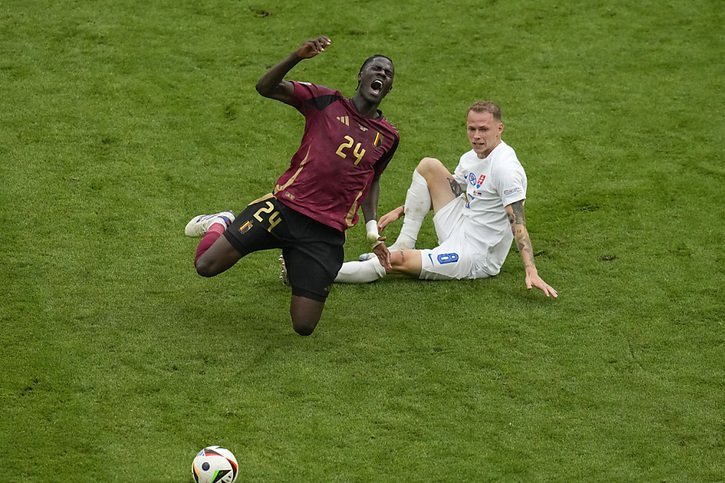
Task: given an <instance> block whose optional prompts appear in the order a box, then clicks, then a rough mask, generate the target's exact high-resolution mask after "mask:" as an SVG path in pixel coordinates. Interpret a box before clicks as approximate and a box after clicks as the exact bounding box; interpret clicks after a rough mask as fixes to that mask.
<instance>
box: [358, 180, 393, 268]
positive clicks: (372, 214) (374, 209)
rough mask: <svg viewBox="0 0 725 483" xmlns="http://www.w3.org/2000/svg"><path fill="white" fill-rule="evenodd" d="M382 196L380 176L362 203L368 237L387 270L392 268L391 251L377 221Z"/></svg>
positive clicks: (374, 251) (373, 249)
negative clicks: (380, 232)
mask: <svg viewBox="0 0 725 483" xmlns="http://www.w3.org/2000/svg"><path fill="white" fill-rule="evenodd" d="M379 197H380V176H376V177H375V178H373V181H372V184H371V185H370V189H369V190H368V193H367V195H366V196H365V199H363V201H362V203H360V207H361V208H362V212H363V216H364V218H365V228H366V231H367V239H368V242H369V243H370V245H371V246H372V251H373V253H375V255H377V257H378V259H379V260H380V264H381V265H382V266H383V268H385V269H386V270H389V269H390V268H391V265H390V251H388V247H386V246H385V240H386V238H385V237H384V236H380V234H379V233H378V228H379V227H378V222H377V221H376V218H377V213H378V199H379Z"/></svg>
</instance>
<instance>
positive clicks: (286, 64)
mask: <svg viewBox="0 0 725 483" xmlns="http://www.w3.org/2000/svg"><path fill="white" fill-rule="evenodd" d="M330 43H331V40H330V39H329V38H327V37H325V36H324V35H322V36H320V37H317V38H316V39H311V40H306V41H305V42H304V43H303V44H302V45H301V46H300V47H299V48H298V49H297V50H295V51H294V52H292V53H291V54H289V55H288V56H287V57H285V58H284V59H283V60H282V61H281V62H279V63H278V64H277V65H275V66H273V67H272V68H270V69H269V70H268V71H267V72H265V73H264V75H263V76H262V77H261V78H260V79H259V81H257V86H256V88H257V92H259V93H260V94H261V95H263V96H264V97H268V98H270V99H276V100H278V101H281V102H284V103H285V104H292V103H293V98H292V94H293V92H294V85H292V83H291V82H290V81H286V80H284V76H285V75H287V73H288V72H289V71H290V70H292V68H293V67H294V66H296V65H297V64H299V63H300V61H302V60H304V59H310V58H312V57H314V56H316V55H317V54H320V53H322V52H324V51H325V48H327V46H329V45H330Z"/></svg>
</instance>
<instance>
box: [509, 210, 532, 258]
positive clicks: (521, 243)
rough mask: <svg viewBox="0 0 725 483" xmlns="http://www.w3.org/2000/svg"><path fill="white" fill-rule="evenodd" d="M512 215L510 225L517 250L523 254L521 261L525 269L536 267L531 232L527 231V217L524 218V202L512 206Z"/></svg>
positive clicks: (510, 214) (510, 215)
mask: <svg viewBox="0 0 725 483" xmlns="http://www.w3.org/2000/svg"><path fill="white" fill-rule="evenodd" d="M511 211H512V213H508V219H509V223H511V229H512V230H513V233H514V238H515V239H516V248H518V250H519V254H521V260H522V261H523V262H524V266H525V267H533V266H535V265H534V248H533V246H532V245H531V239H530V238H529V231H528V230H527V229H526V217H525V216H524V202H523V200H522V201H517V202H516V203H513V204H512V205H511Z"/></svg>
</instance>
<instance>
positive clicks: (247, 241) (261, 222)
mask: <svg viewBox="0 0 725 483" xmlns="http://www.w3.org/2000/svg"><path fill="white" fill-rule="evenodd" d="M215 229H216V230H217V231H221V233H219V234H216V239H215V240H214V241H213V243H212V244H211V245H210V246H209V247H208V248H207V249H205V250H203V251H202V250H201V248H203V247H202V244H203V243H204V241H205V240H206V239H207V237H212V235H210V233H211V232H212V231H213V230H215ZM273 230H274V232H273ZM284 231H285V225H284V223H283V220H282V217H281V216H280V213H279V210H278V207H277V206H276V205H275V204H273V203H272V202H271V201H269V199H268V198H266V197H265V198H262V199H261V200H256V201H254V202H252V203H251V204H249V205H248V206H247V207H246V208H245V209H244V211H242V212H241V213H240V214H239V215H238V216H237V217H236V218H233V222H232V223H231V224H230V225H229V226H227V227H226V229H225V230H221V228H220V226H219V224H215V225H212V226H211V227H210V228H209V231H208V232H207V234H206V235H205V237H204V238H203V239H202V244H200V246H199V250H197V259H196V261H195V266H196V271H197V273H198V274H199V275H201V276H204V277H213V276H215V275H218V274H220V273H222V272H224V271H226V270H228V269H229V268H231V267H232V266H233V265H234V264H235V263H237V262H238V261H239V259H241V258H242V257H244V256H246V255H248V254H249V253H252V252H255V251H258V250H267V249H271V248H280V247H281V246H282V242H281V241H280V240H279V238H278V236H277V234H276V232H284ZM222 235H223V236H222Z"/></svg>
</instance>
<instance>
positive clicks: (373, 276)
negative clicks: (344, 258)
mask: <svg viewBox="0 0 725 483" xmlns="http://www.w3.org/2000/svg"><path fill="white" fill-rule="evenodd" d="M384 276H385V269H384V268H383V265H382V264H381V263H380V260H378V257H377V256H373V257H372V258H370V259H369V260H365V261H364V262H345V263H343V264H342V267H341V268H340V271H339V272H337V277H336V278H335V282H338V283H368V282H374V281H375V280H378V279H381V278H383V277H384Z"/></svg>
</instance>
